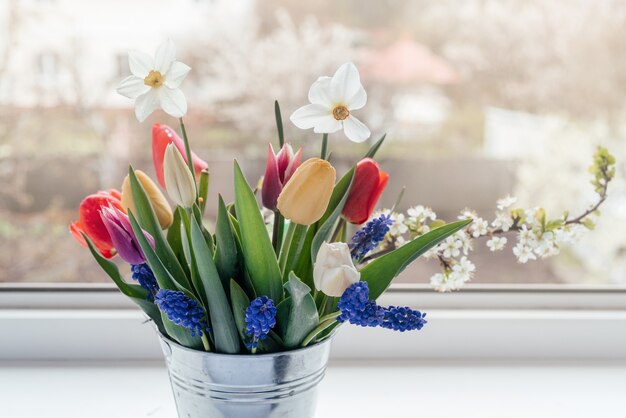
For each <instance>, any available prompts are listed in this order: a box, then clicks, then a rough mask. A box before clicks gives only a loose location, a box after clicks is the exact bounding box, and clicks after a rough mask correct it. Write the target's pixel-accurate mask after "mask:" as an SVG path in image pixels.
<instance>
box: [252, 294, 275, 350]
mask: <svg viewBox="0 0 626 418" xmlns="http://www.w3.org/2000/svg"><path fill="white" fill-rule="evenodd" d="M245 321H246V334H247V335H248V336H250V337H252V342H250V343H246V347H248V348H249V349H252V352H253V353H254V352H255V351H256V349H257V347H258V346H259V341H262V340H264V339H266V338H267V334H269V332H270V329H272V328H274V326H275V325H276V307H275V306H274V301H273V300H272V299H270V298H268V297H267V296H260V297H258V298H256V299H254V300H253V301H252V302H250V306H248V308H246V318H245Z"/></svg>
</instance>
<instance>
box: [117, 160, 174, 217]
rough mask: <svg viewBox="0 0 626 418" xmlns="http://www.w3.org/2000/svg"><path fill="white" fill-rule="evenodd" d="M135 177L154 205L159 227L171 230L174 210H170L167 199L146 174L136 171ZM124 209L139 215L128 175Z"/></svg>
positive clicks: (125, 183)
mask: <svg viewBox="0 0 626 418" xmlns="http://www.w3.org/2000/svg"><path fill="white" fill-rule="evenodd" d="M135 176H136V177H137V180H138V181H139V183H140V184H141V187H143V189H144V190H145V192H146V195H147V196H148V199H149V200H150V203H151V204H152V208H153V209H154V213H155V214H156V217H157V219H158V221H159V225H161V228H162V229H167V228H169V226H170V225H171V224H172V221H173V220H174V218H173V215H172V209H171V208H170V205H169V203H167V199H166V198H165V196H164V195H163V193H162V192H161V190H159V188H158V186H157V185H156V184H155V183H154V182H153V181H152V179H151V178H150V177H148V175H147V174H146V173H144V172H143V171H141V170H135ZM122 207H123V208H124V209H126V212H132V213H133V214H134V215H137V212H136V211H135V201H134V200H133V192H132V190H131V188H130V177H129V176H128V175H127V176H126V178H125V179H124V182H123V183H122Z"/></svg>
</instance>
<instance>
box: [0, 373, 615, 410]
mask: <svg viewBox="0 0 626 418" xmlns="http://www.w3.org/2000/svg"><path fill="white" fill-rule="evenodd" d="M624 381H626V363H624V362H613V363H599V362H588V363H571V362H570V363H562V362H560V363H552V362H548V363H546V362H530V363H528V362H525V363H514V364H511V363H509V364H507V363H502V362H500V363H476V362H472V363H467V362H445V363H441V362H434V363H433V362H402V363H399V362H396V363H371V362H368V363H345V362H334V363H332V364H331V366H330V367H329V369H328V372H327V376H326V378H325V379H324V380H323V381H322V383H321V386H320V399H319V404H318V413H317V416H318V417H324V418H339V417H360V418H380V417H395V418H414V417H418V416H419V417H428V418H459V417H463V418H474V417H475V418H502V417H507V418H528V417H532V418H555V417H567V418H589V417H603V418H623V417H624V416H625V415H626V403H625V402H624V401H623V384H624ZM0 393H1V394H2V416H6V417H11V418H35V417H46V418H79V417H90V418H111V417H115V418H144V417H146V418H172V417H175V416H176V412H175V406H174V401H173V397H172V393H171V391H170V387H169V381H168V379H167V373H166V371H165V368H164V367H163V366H161V365H160V364H159V363H149V364H143V365H142V364H136V363H133V364H126V365H122V364H119V363H118V364H107V363H100V364H82V365H81V364H66V363H47V364H32V363H31V364H15V363H13V364H11V365H2V364H0Z"/></svg>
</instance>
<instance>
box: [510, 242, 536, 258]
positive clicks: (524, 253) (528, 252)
mask: <svg viewBox="0 0 626 418" xmlns="http://www.w3.org/2000/svg"><path fill="white" fill-rule="evenodd" d="M513 254H515V256H516V257H517V261H519V262H520V263H526V262H528V260H536V259H537V257H536V256H535V254H534V253H533V250H532V249H531V248H530V247H528V246H527V245H524V244H522V243H521V242H520V243H518V244H517V245H516V246H515V247H513Z"/></svg>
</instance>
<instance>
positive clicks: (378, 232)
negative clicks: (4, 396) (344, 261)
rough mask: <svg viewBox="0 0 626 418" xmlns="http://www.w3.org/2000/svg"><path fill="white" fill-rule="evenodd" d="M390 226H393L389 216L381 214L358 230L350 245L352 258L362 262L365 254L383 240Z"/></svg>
mask: <svg viewBox="0 0 626 418" xmlns="http://www.w3.org/2000/svg"><path fill="white" fill-rule="evenodd" d="M391 224H393V219H391V215H389V214H382V215H380V216H379V217H377V218H374V219H372V220H371V221H369V222H368V223H367V224H366V225H365V226H364V227H363V228H361V229H359V230H358V231H357V232H356V233H355V234H354V236H353V237H352V242H351V243H350V252H351V253H352V258H354V259H355V260H362V259H363V257H365V255H366V254H367V253H369V252H370V251H372V250H373V249H375V248H376V247H378V244H380V243H381V242H382V241H383V240H384V239H385V236H386V235H387V232H389V228H390V226H391Z"/></svg>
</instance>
